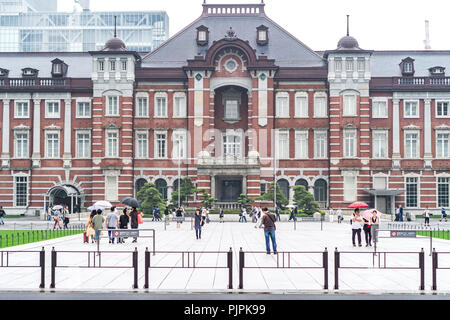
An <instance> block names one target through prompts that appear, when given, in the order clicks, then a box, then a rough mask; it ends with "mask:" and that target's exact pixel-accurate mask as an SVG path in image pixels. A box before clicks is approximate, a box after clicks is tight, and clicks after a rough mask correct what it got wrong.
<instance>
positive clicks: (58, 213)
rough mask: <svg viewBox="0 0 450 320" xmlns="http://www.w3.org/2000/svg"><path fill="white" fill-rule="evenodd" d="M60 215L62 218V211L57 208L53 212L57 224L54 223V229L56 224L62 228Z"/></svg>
mask: <svg viewBox="0 0 450 320" xmlns="http://www.w3.org/2000/svg"><path fill="white" fill-rule="evenodd" d="M60 217H61V218H62V214H61V211H59V210H55V211H54V212H53V220H55V224H54V225H53V230H55V228H56V225H58V227H59V228H60V229H61V225H60V224H59V220H60Z"/></svg>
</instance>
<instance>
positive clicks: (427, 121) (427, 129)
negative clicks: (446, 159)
mask: <svg viewBox="0 0 450 320" xmlns="http://www.w3.org/2000/svg"><path fill="white" fill-rule="evenodd" d="M424 107H425V110H424V115H425V116H424V144H425V145H424V150H425V154H424V160H425V168H431V162H432V160H431V159H432V158H433V153H432V151H431V100H430V99H425V104H424Z"/></svg>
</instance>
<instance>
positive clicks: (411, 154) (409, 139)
mask: <svg viewBox="0 0 450 320" xmlns="http://www.w3.org/2000/svg"><path fill="white" fill-rule="evenodd" d="M418 157H419V134H418V133H416V132H407V133H405V158H410V159H415V158H418Z"/></svg>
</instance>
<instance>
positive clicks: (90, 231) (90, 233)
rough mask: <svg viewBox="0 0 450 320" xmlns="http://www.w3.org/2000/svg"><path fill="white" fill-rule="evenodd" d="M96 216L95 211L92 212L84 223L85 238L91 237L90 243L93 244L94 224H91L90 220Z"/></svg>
mask: <svg viewBox="0 0 450 320" xmlns="http://www.w3.org/2000/svg"><path fill="white" fill-rule="evenodd" d="M96 214H97V210H92V212H91V215H90V216H89V219H88V221H86V237H87V238H88V239H89V237H91V241H92V243H94V235H95V231H94V223H93V222H92V219H93V218H94V217H95V215H96Z"/></svg>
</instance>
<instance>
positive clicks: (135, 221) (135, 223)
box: [130, 207, 139, 243]
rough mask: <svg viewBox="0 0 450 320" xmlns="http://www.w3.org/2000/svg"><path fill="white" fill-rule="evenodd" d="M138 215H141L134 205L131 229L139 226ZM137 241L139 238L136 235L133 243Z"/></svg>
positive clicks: (131, 213) (131, 214) (131, 215)
mask: <svg viewBox="0 0 450 320" xmlns="http://www.w3.org/2000/svg"><path fill="white" fill-rule="evenodd" d="M138 215H139V212H138V211H137V209H136V208H134V207H133V209H132V210H131V212H130V220H131V223H130V225H131V229H138V228H139V222H138ZM136 242H137V238H136V237H134V238H133V241H132V243H136Z"/></svg>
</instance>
